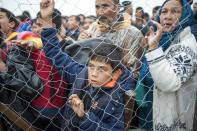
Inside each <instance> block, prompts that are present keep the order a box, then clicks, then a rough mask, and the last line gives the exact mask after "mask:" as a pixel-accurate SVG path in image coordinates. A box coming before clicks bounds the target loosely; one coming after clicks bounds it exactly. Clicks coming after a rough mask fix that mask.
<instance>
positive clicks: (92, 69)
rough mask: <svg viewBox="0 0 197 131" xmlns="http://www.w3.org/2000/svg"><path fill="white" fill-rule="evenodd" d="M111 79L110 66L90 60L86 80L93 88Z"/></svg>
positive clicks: (111, 71)
mask: <svg viewBox="0 0 197 131" xmlns="http://www.w3.org/2000/svg"><path fill="white" fill-rule="evenodd" d="M112 77H113V70H112V67H111V65H110V64H108V63H105V62H100V61H96V60H90V62H89V64H88V80H89V82H90V84H91V85H92V86H93V87H101V86H103V85H105V84H106V83H108V82H109V81H110V80H111V79H112Z"/></svg>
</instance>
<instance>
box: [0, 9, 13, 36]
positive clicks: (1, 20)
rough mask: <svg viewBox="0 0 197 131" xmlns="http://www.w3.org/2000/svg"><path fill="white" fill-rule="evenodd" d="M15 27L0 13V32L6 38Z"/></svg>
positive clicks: (4, 14)
mask: <svg viewBox="0 0 197 131" xmlns="http://www.w3.org/2000/svg"><path fill="white" fill-rule="evenodd" d="M14 26H15V23H14V22H9V18H8V17H7V16H6V13H5V12H0V31H1V32H2V33H4V34H6V35H7V36H8V35H9V33H11V32H12V30H13V28H14Z"/></svg>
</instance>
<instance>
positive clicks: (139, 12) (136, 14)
mask: <svg viewBox="0 0 197 131" xmlns="http://www.w3.org/2000/svg"><path fill="white" fill-rule="evenodd" d="M142 15H143V11H142V10H141V9H137V10H136V11H135V17H136V18H142Z"/></svg>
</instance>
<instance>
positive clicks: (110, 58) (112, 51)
mask: <svg viewBox="0 0 197 131" xmlns="http://www.w3.org/2000/svg"><path fill="white" fill-rule="evenodd" d="M109 41H110V40H109ZM122 59H123V50H122V49H121V48H120V47H118V46H116V45H113V43H112V42H111V41H110V42H104V41H103V42H102V43H100V44H99V45H98V46H97V47H96V48H95V50H94V51H93V52H92V53H91V54H90V60H96V61H101V62H105V63H108V64H110V65H111V66H112V69H113V71H116V70H117V69H118V68H121V66H122V65H121V60H122Z"/></svg>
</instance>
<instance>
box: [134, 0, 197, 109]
mask: <svg viewBox="0 0 197 131" xmlns="http://www.w3.org/2000/svg"><path fill="white" fill-rule="evenodd" d="M168 1H170V0H166V1H165V2H164V3H163V5H162V6H161V8H160V10H159V12H158V14H157V22H159V23H160V15H161V11H162V8H163V7H164V5H165V4H166V3H167V2H168ZM180 2H181V4H182V15H181V18H180V19H179V23H178V24H177V26H176V27H175V29H174V30H173V31H171V32H166V33H163V35H162V37H161V39H160V42H159V45H158V47H162V49H163V51H165V50H166V49H167V48H168V47H169V46H170V44H171V43H172V41H173V40H174V38H175V37H176V35H177V34H179V33H180V32H181V31H183V29H184V28H186V27H187V26H191V25H192V19H193V11H192V9H191V7H190V4H189V3H188V2H187V0H181V1H180ZM153 85H154V81H153V79H152V76H151V74H150V72H149V67H148V62H147V60H146V58H145V57H143V59H142V68H141V70H140V74H139V79H138V84H137V87H136V94H137V95H136V100H137V103H138V105H139V106H146V101H149V100H146V98H145V96H147V95H148V93H147V92H146V91H145V87H148V88H150V89H152V90H153Z"/></svg>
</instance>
